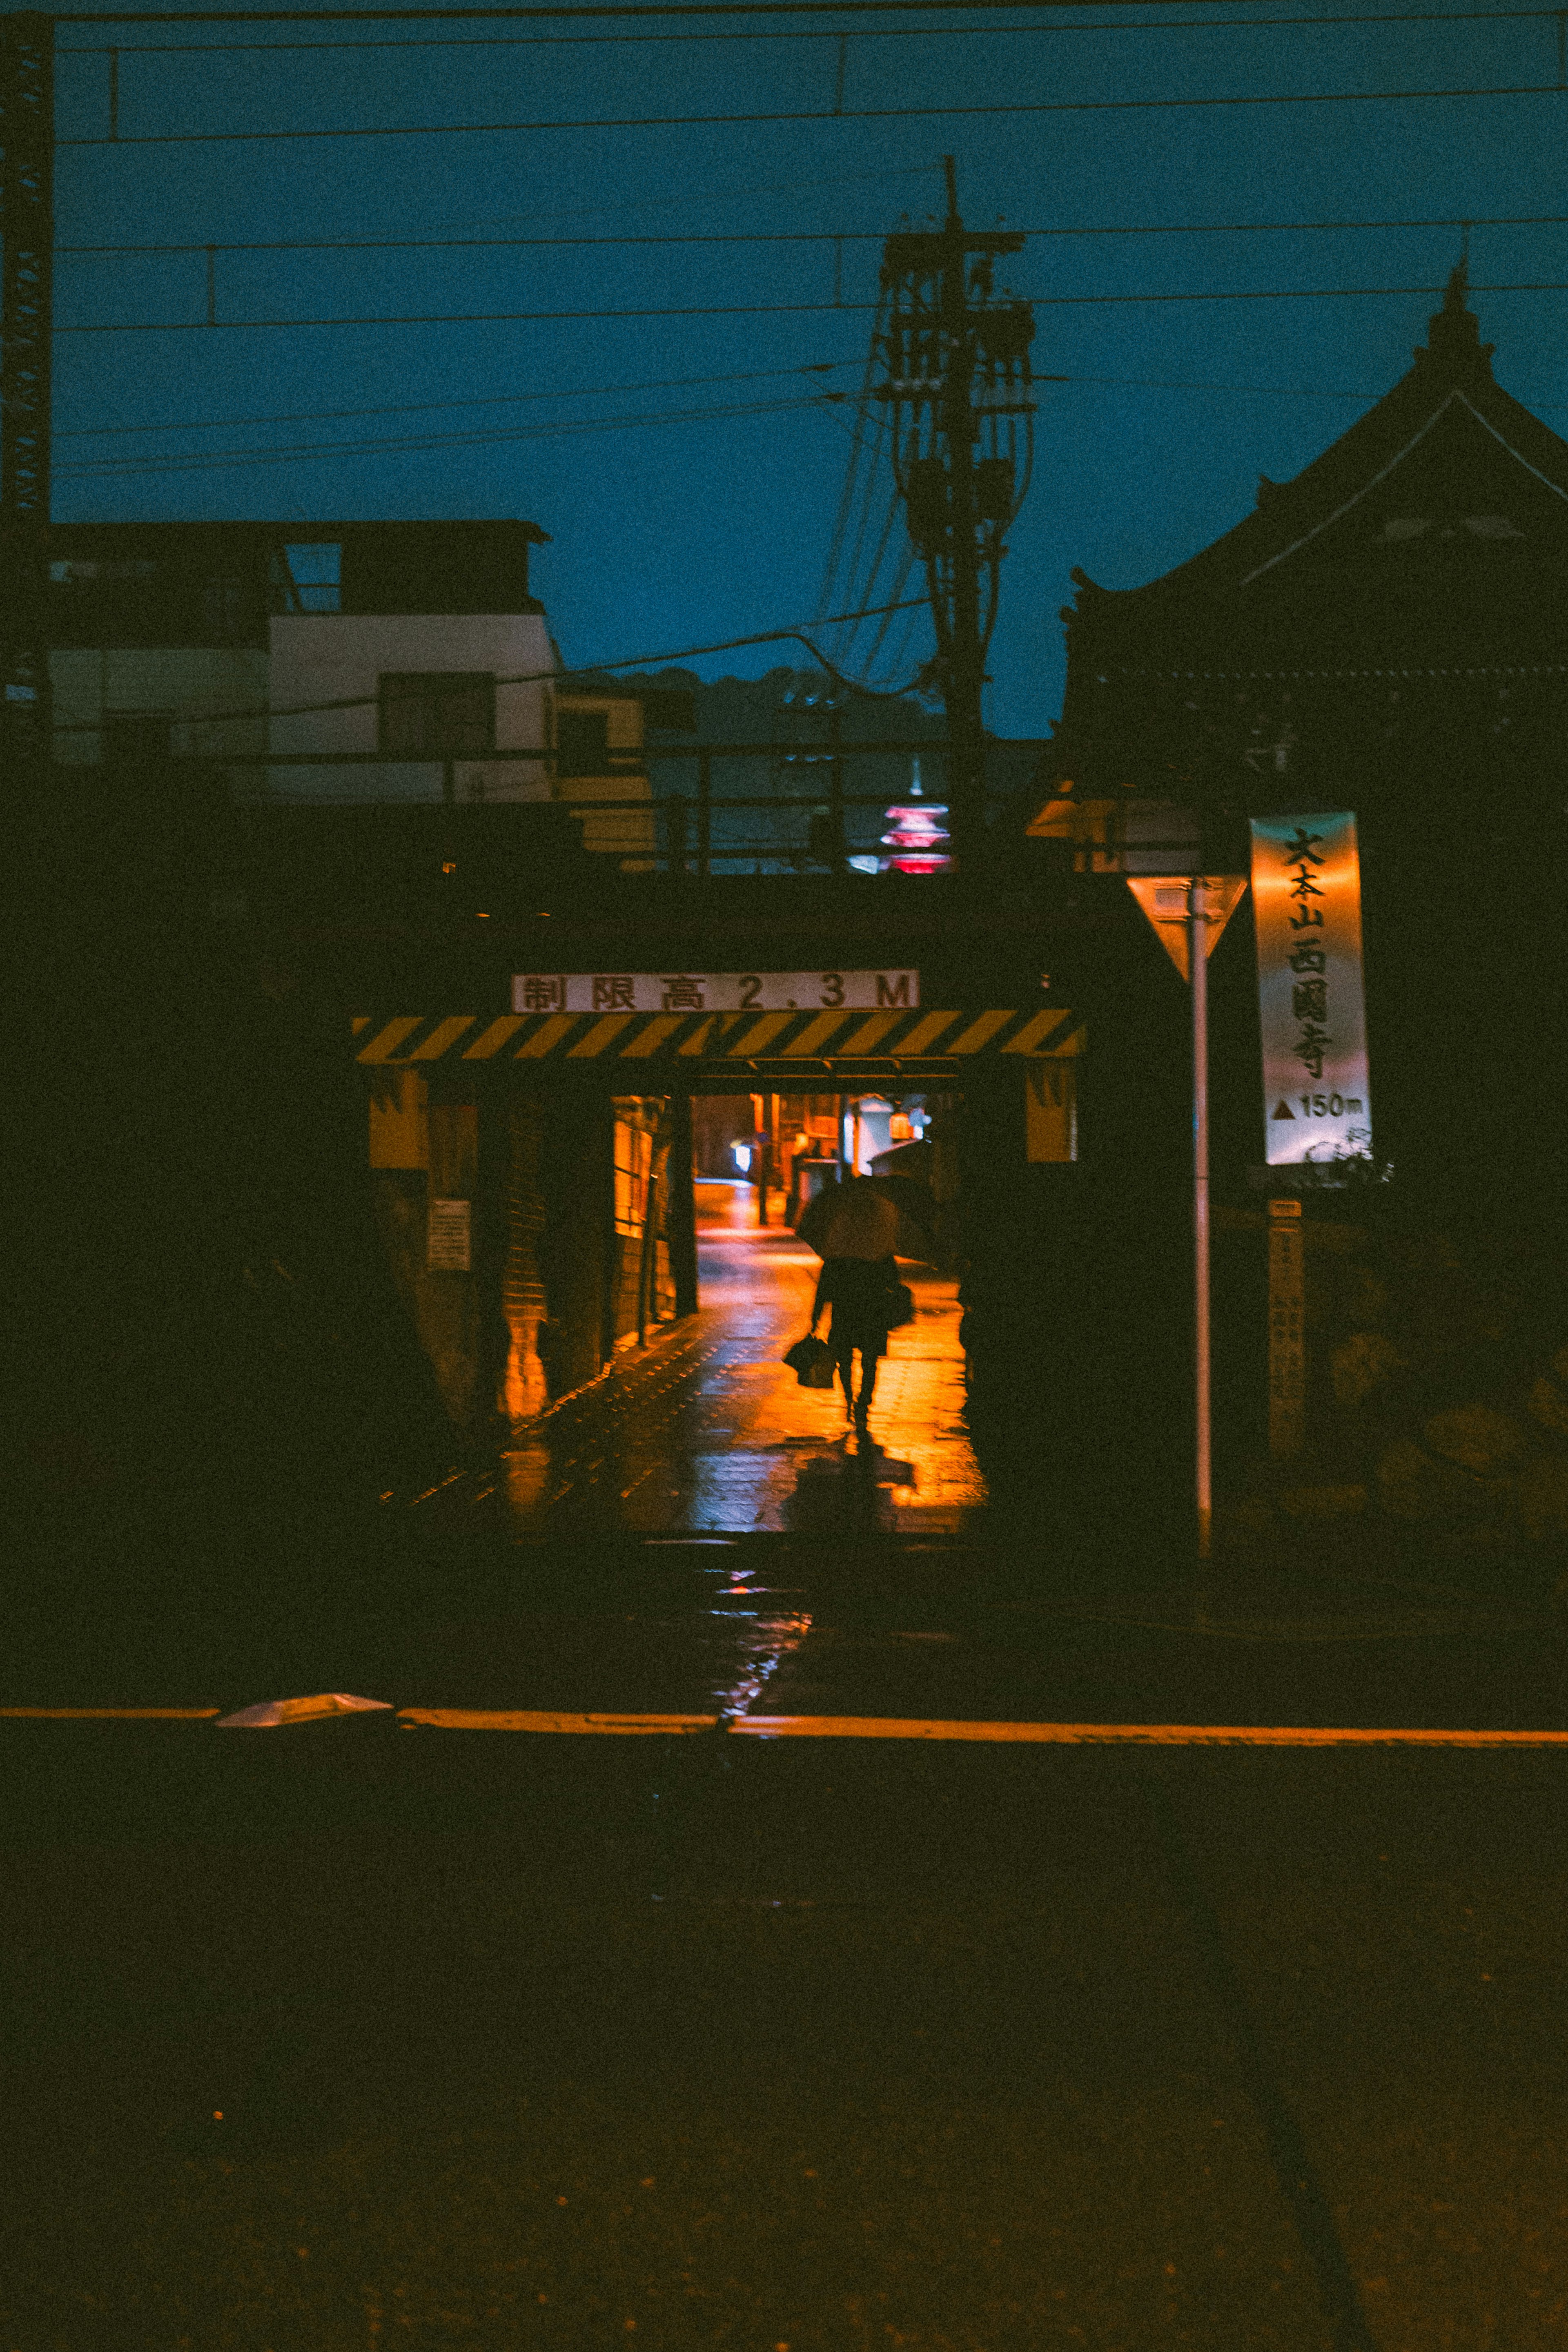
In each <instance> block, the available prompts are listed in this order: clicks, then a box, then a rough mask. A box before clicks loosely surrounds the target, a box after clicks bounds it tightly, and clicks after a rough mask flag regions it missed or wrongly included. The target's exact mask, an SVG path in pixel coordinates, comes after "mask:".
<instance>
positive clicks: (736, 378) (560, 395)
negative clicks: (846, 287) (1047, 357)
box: [54, 358, 861, 441]
mask: <svg viewBox="0 0 1568 2352" xmlns="http://www.w3.org/2000/svg"><path fill="white" fill-rule="evenodd" d="M860 364H861V362H860V361H859V359H858V358H857V359H852V360H807V361H804V362H801V363H800V365H799V366H797V367H787V368H746V369H743V370H742V371H741V372H740V373H737V374H729V375H660V376H651V377H649V378H648V379H647V381H646V382H644V383H581V384H572V385H569V386H568V387H567V388H566V389H565V390H564V391H560V392H556V391H550V392H496V393H487V394H485V395H484V396H483V397H482V398H480V399H476V400H414V401H407V402H404V403H402V404H401V405H399V406H397V407H394V408H305V409H298V410H296V411H295V412H294V413H293V414H292V415H277V416H208V417H196V418H187V419H184V420H178V421H176V422H175V423H174V424H172V425H68V426H66V427H64V428H63V429H62V428H61V427H59V426H57V427H56V428H55V434H54V438H55V439H56V440H57V441H85V440H94V441H96V440H99V439H101V438H103V437H104V436H107V435H109V434H120V433H226V432H231V431H237V430H238V429H239V428H240V427H241V426H242V425H331V424H339V423H346V422H347V421H348V420H349V419H350V418H351V417H356V416H419V415H427V414H429V412H430V411H432V410H434V409H447V408H499V407H502V406H506V405H514V404H519V403H521V402H524V401H536V400H594V399H598V398H600V397H601V395H604V394H611V393H619V392H685V391H686V390H688V389H689V388H690V387H691V386H692V385H694V384H707V383H762V382H764V381H765V380H767V379H770V378H777V377H779V376H785V375H826V374H828V373H830V371H831V370H834V369H838V368H846V367H859V366H860Z"/></svg>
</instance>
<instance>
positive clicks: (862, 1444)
mask: <svg viewBox="0 0 1568 2352" xmlns="http://www.w3.org/2000/svg"><path fill="white" fill-rule="evenodd" d="M612 1111H613V1150H614V1171H615V1199H614V1206H615V1220H614V1222H615V1233H614V1236H613V1239H612V1245H611V1252H610V1264H611V1267H612V1272H611V1276H610V1285H611V1288H610V1297H611V1299H612V1310H611V1311H612V1314H613V1316H614V1319H615V1329H614V1333H613V1347H612V1353H611V1354H610V1356H609V1358H608V1359H607V1360H606V1362H605V1364H604V1365H603V1366H602V1368H601V1370H600V1371H599V1372H598V1373H597V1374H596V1375H595V1376H593V1377H592V1378H591V1379H590V1380H589V1381H587V1382H585V1383H583V1384H580V1385H579V1386H577V1387H575V1388H569V1389H566V1390H564V1391H561V1392H559V1394H558V1395H556V1396H555V1397H553V1398H550V1397H548V1396H547V1400H546V1402H544V1404H543V1405H542V1406H536V1407H535V1409H534V1410H533V1411H532V1412H528V1411H527V1410H526V1408H527V1406H528V1405H529V1404H531V1403H533V1395H530V1394H529V1393H528V1391H527V1390H526V1388H525V1385H524V1383H523V1381H521V1379H520V1378H519V1377H518V1374H519V1368H520V1365H521V1364H522V1362H523V1361H524V1360H526V1350H527V1347H528V1315H527V1311H526V1310H525V1312H524V1313H523V1314H521V1315H519V1314H517V1311H516V1307H515V1306H514V1307H512V1308H511V1309H510V1318H511V1320H512V1323H513V1326H514V1328H513V1343H512V1350H511V1356H510V1367H509V1368H510V1383H511V1385H510V1390H509V1397H510V1398H515V1399H516V1400H517V1402H519V1403H521V1404H523V1405H524V1406H525V1411H524V1412H523V1413H522V1415H520V1416H519V1417H518V1418H517V1419H516V1420H514V1421H513V1422H512V1423H511V1424H510V1426H509V1427H508V1429H507V1442H506V1443H505V1444H503V1446H502V1449H501V1461H502V1476H501V1479H500V1480H499V1481H498V1498H500V1497H504V1499H505V1506H506V1508H507V1513H508V1515H509V1516H510V1517H512V1518H513V1520H514V1522H515V1524H517V1527H518V1528H519V1529H521V1530H523V1531H527V1532H530V1533H536V1532H537V1533H541V1534H542V1533H565V1532H569V1531H570V1530H573V1529H580V1530H581V1531H583V1532H585V1533H586V1532H590V1531H592V1532H595V1533H606V1532H612V1531H613V1532H624V1533H627V1534H632V1535H636V1534H643V1535H651V1534H674V1533H693V1534H735V1535H741V1534H756V1533H778V1534H789V1533H794V1534H805V1535H815V1536H831V1535H833V1534H845V1535H863V1534H867V1533H882V1534H895V1535H896V1534H909V1533H914V1532H916V1531H922V1530H923V1531H925V1532H928V1533H938V1534H943V1535H947V1534H956V1533H960V1532H962V1531H963V1529H964V1528H965V1527H966V1526H967V1524H968V1522H969V1521H970V1520H971V1519H972V1518H973V1517H974V1515H975V1514H976V1513H977V1510H978V1509H979V1508H980V1507H982V1506H983V1504H984V1502H985V1485H984V1481H983V1479H982V1478H981V1476H980V1475H979V1472H978V1469H977V1465H976V1462H975V1458H974V1454H973V1452H972V1450H971V1448H970V1445H969V1443H968V1438H967V1431H966V1428H965V1425H964V1409H965V1368H964V1351H963V1349H962V1346H961V1344H960V1341H959V1337H958V1328H959V1323H960V1319H961V1309H960V1307H959V1303H958V1296H957V1293H958V1279H957V1274H956V1268H955V1267H953V1266H952V1265H948V1264H946V1263H944V1245H943V1244H942V1242H941V1241H940V1240H939V1239H938V1237H937V1235H936V1233H935V1231H933V1232H932V1233H931V1234H929V1236H927V1235H926V1234H924V1233H922V1232H919V1231H917V1230H915V1228H914V1227H913V1226H906V1227H905V1229H904V1231H903V1232H901V1234H900V1236H899V1238H900V1241H901V1244H904V1249H903V1250H901V1253H900V1255H899V1272H900V1275H901V1276H902V1277H903V1278H904V1280H905V1281H906V1282H907V1283H908V1284H909V1286H910V1288H911V1290H912V1292H913V1294H914V1297H915V1316H914V1319H913V1321H912V1322H911V1323H910V1324H909V1325H908V1326H906V1327H905V1328H904V1329H902V1330H900V1331H897V1332H895V1333H894V1334H892V1335H891V1337H890V1341H889V1347H888V1353H887V1356H886V1358H885V1359H884V1360H883V1362H882V1363H881V1364H880V1366H879V1367H878V1376H877V1380H876V1385H875V1392H874V1396H873V1403H872V1408H871V1412H870V1414H869V1419H868V1424H867V1427H866V1428H865V1429H864V1430H863V1431H860V1432H857V1431H856V1430H855V1429H854V1428H853V1427H852V1425H851V1424H850V1422H849V1417H848V1414H847V1412H846V1409H845V1405H844V1402H843V1400H842V1398H841V1395H840V1394H839V1393H838V1391H832V1390H830V1391H822V1390H812V1389H807V1388H803V1387H801V1386H800V1384H799V1382H798V1381H797V1379H796V1376H795V1374H794V1373H793V1372H792V1371H791V1370H789V1367H788V1366H787V1365H786V1364H785V1363H784V1362H783V1361H782V1358H783V1355H784V1352H785V1350H786V1349H787V1348H788V1347H789V1345H790V1344H791V1342H792V1341H793V1340H794V1339H798V1338H799V1337H800V1334H801V1333H802V1332H803V1331H804V1330H805V1329H806V1328H807V1327H808V1323H809V1321H810V1313H811V1306H812V1299H813V1294H814V1292H815V1288H816V1284H817V1277H818V1275H819V1273H820V1271H821V1259H820V1257H819V1256H818V1255H817V1253H816V1251H815V1250H814V1249H813V1248H812V1247H811V1245H810V1243H809V1242H808V1241H806V1240H804V1239H802V1238H801V1237H800V1235H799V1234H797V1232H796V1231H795V1226H796V1224H797V1223H798V1222H799V1220H800V1216H801V1214H802V1213H804V1211H805V1209H806V1207H807V1206H808V1205H809V1203H810V1201H811V1200H812V1198H813V1197H814V1196H815V1195H816V1194H817V1193H818V1192H820V1190H821V1188H822V1187H823V1186H824V1185H828V1184H831V1183H835V1182H836V1181H838V1179H839V1178H840V1176H841V1174H844V1173H848V1172H850V1171H852V1170H853V1169H855V1168H857V1167H858V1168H859V1170H860V1171H861V1172H862V1173H870V1172H872V1171H873V1162H874V1161H882V1160H886V1159H887V1157H888V1156H889V1153H890V1152H891V1153H892V1154H893V1155H894V1156H896V1155H897V1153H898V1151H899V1150H900V1147H901V1146H904V1147H907V1146H909V1145H914V1146H915V1147H916V1148H917V1150H918V1151H924V1152H925V1153H926V1154H928V1155H931V1156H933V1157H935V1156H936V1155H937V1154H939V1153H940V1152H941V1151H942V1150H943V1148H944V1139H943V1136H942V1133H941V1129H942V1124H943V1120H944V1118H945V1117H946V1118H948V1119H949V1120H950V1119H951V1118H952V1117H953V1114H954V1113H955V1111H956V1104H955V1103H952V1102H950V1101H949V1100H947V1099H946V1098H941V1099H935V1100H931V1101H929V1102H928V1101H927V1100H926V1098H925V1097H922V1098H921V1099H920V1100H919V1101H917V1102H912V1101H909V1100H908V1099H907V1098H905V1100H904V1102H903V1103H900V1102H899V1101H897V1100H890V1099H889V1098H888V1097H886V1096H885V1095H882V1094H876V1095H871V1096H869V1097H867V1096H861V1095H853V1096H847V1097H845V1096H834V1095H810V1096H806V1095H800V1096H790V1095H783V1094H779V1093H763V1094H753V1093H752V1092H750V1091H749V1090H747V1091H746V1092H741V1091H739V1090H731V1091H729V1092H727V1093H709V1094H701V1095H696V1096H693V1097H685V1098H680V1097H639V1098H635V1099H631V1098H624V1097H623V1098H617V1099H614V1100H613V1101H612ZM890 1129H891V1132H890ZM904 1129H908V1132H907V1133H904V1131H903V1130H904ZM932 1129H936V1135H935V1138H932V1136H931V1133H930V1130H932ZM948 1140H949V1141H950V1137H949V1139H948ZM878 1147H881V1148H880V1149H879V1148H878ZM688 1155H689V1157H688ZM687 1166H689V1171H690V1174H689V1180H686V1179H685V1167H687ZM683 1181H686V1190H687V1194H688V1199H689V1210H687V1211H686V1212H685V1213H687V1214H689V1219H690V1247H691V1251H692V1255H693V1256H694V1258H695V1276H696V1281H695V1301H696V1303H695V1307H693V1308H692V1309H690V1310H689V1311H687V1312H685V1313H679V1314H677V1312H676V1308H677V1306H679V1305H681V1304H682V1303H683V1302H681V1301H680V1300H679V1299H678V1298H677V1274H678V1271H679V1267H680V1261H681V1256H682V1252H683V1247H684V1246H685V1237H684V1235H683V1232H682V1225H683V1221H684V1218H683V1202H682V1200H681V1198H680V1195H679V1191H678V1189H677V1188H679V1187H680V1186H681V1184H682V1183H683ZM513 1215H514V1220H515V1223H514V1234H515V1235H518V1234H520V1232H521V1230H522V1229H523V1228H524V1227H525V1226H526V1225H528V1223H529V1220H528V1214H527V1212H526V1211H525V1210H522V1209H521V1204H520V1203H517V1204H515V1206H514V1211H513ZM535 1230H538V1228H537V1223H536V1225H535ZM905 1250H906V1251H907V1252H908V1253H909V1254H907V1255H905V1254H904V1251H905ZM632 1268H635V1269H637V1273H636V1275H635V1276H633V1274H632ZM553 1271H554V1276H555V1285H554V1290H553V1293H552V1290H551V1285H550V1279H549V1274H550V1269H549V1268H548V1267H547V1269H546V1270H545V1273H544V1276H543V1278H542V1279H540V1280H539V1281H538V1286H537V1293H538V1294H542V1296H543V1297H544V1298H545V1299H546V1300H547V1301H549V1300H551V1299H552V1297H553V1300H554V1301H555V1302H556V1303H559V1300H560V1298H561V1297H562V1295H563V1294H562V1284H563V1280H564V1281H565V1283H566V1284H567V1285H568V1286H570V1279H571V1277H570V1273H569V1272H567V1271H566V1270H565V1269H563V1268H562V1267H561V1266H560V1265H559V1258H558V1259H557V1260H556V1261H555V1265H554V1269H553ZM578 1271H579V1273H580V1267H579V1269H578ZM639 1284H641V1288H640V1289H639ZM509 1298H510V1299H512V1300H514V1301H517V1302H518V1303H521V1291H520V1286H516V1285H514V1287H513V1289H512V1290H511V1292H510V1293H509ZM550 1319H551V1318H550V1317H549V1313H548V1312H547V1313H546V1315H545V1317H544V1318H543V1325H542V1328H543V1330H544V1353H543V1357H542V1359H540V1361H541V1367H542V1368H549V1369H554V1370H555V1371H556V1376H557V1377H558V1378H559V1377H560V1370H561V1367H560V1365H559V1364H558V1365H555V1366H553V1367H552V1365H551V1349H550V1339H549V1322H550ZM538 1328H541V1327H538V1326H536V1329H538ZM536 1356H537V1341H536ZM544 1385H545V1386H546V1388H547V1389H548V1385H549V1382H548V1377H547V1380H546V1381H545V1383H544ZM533 1393H534V1395H537V1393H538V1385H537V1384H536V1387H535V1390H534V1392H533Z"/></svg>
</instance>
